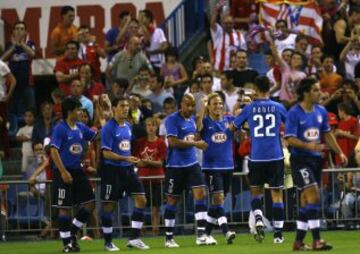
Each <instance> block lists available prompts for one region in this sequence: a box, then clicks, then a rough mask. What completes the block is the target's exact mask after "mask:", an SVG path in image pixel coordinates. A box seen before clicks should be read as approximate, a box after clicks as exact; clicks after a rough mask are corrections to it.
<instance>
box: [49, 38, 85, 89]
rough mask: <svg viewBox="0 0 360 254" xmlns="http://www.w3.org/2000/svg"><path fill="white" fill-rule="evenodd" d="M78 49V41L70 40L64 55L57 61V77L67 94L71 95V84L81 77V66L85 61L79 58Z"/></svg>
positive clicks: (60, 86) (61, 87)
mask: <svg viewBox="0 0 360 254" xmlns="http://www.w3.org/2000/svg"><path fill="white" fill-rule="evenodd" d="M78 50H79V43H78V42H77V41H68V42H67V43H66V45H65V53H64V57H63V58H60V59H57V61H56V65H55V77H56V80H57V82H58V83H59V88H60V89H61V90H62V91H63V92H64V93H65V95H70V84H71V82H72V81H73V80H74V79H78V78H79V68H80V66H81V65H82V64H83V63H84V62H83V61H82V60H81V59H79V58H78Z"/></svg>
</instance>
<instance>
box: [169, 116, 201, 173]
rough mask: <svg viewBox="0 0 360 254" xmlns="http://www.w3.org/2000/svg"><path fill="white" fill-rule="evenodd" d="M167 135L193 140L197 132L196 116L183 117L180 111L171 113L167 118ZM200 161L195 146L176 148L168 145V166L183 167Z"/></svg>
mask: <svg viewBox="0 0 360 254" xmlns="http://www.w3.org/2000/svg"><path fill="white" fill-rule="evenodd" d="M165 128H166V136H167V137H175V138H177V139H182V140H186V141H193V140H194V138H195V134H196V124H195V121H194V118H193V117H191V118H189V119H185V118H183V117H182V116H181V115H180V113H179V112H175V113H173V114H171V115H169V116H168V117H167V118H166V120H165ZM196 163H198V161H197V157H196V151H195V147H189V148H174V147H170V146H169V147H168V149H167V153H166V166H167V167H172V168H183V167H189V166H192V165H195V164H196Z"/></svg>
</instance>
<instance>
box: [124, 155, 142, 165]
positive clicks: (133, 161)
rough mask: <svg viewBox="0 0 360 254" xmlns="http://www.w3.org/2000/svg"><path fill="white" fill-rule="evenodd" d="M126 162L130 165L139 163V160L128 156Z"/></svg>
mask: <svg viewBox="0 0 360 254" xmlns="http://www.w3.org/2000/svg"><path fill="white" fill-rule="evenodd" d="M126 161H127V162H130V163H132V164H136V163H138V162H139V161H140V159H139V158H137V157H135V156H129V157H127V159H126Z"/></svg>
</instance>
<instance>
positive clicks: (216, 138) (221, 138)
mask: <svg viewBox="0 0 360 254" xmlns="http://www.w3.org/2000/svg"><path fill="white" fill-rule="evenodd" d="M226 140H227V136H226V134H225V133H223V132H217V133H214V134H213V135H212V136H211V141H212V142H214V143H216V144H222V143H225V142H226Z"/></svg>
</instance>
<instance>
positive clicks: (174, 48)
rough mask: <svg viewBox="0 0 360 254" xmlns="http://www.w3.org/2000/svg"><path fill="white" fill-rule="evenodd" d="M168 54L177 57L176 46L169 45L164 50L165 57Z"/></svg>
mask: <svg viewBox="0 0 360 254" xmlns="http://www.w3.org/2000/svg"><path fill="white" fill-rule="evenodd" d="M168 56H173V57H175V58H176V60H177V59H178V58H179V52H178V49H177V48H176V47H170V48H168V49H167V50H166V52H165V57H166V58H167V57H168Z"/></svg>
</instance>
